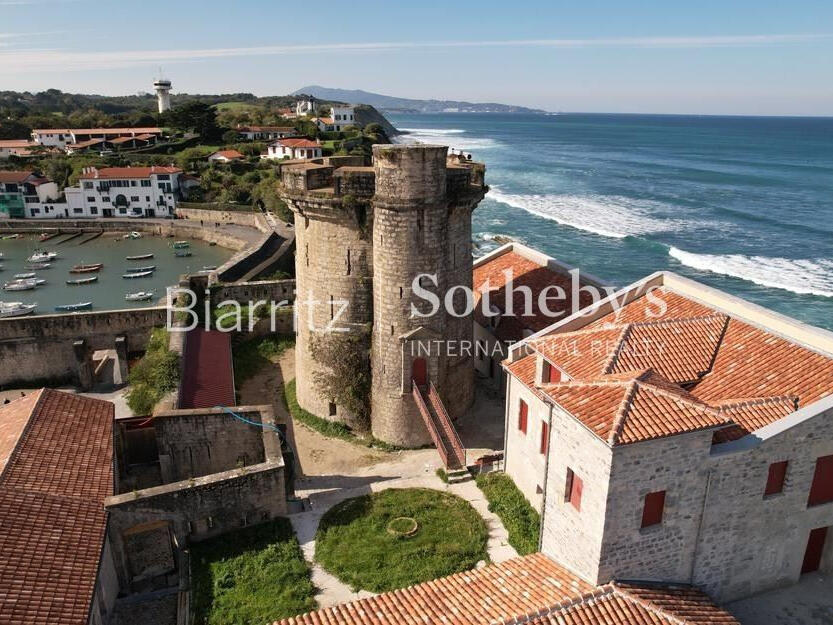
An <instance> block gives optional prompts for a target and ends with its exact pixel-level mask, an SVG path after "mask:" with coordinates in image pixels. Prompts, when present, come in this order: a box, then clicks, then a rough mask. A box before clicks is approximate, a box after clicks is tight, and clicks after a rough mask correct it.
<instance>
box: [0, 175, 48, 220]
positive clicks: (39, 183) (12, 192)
mask: <svg viewBox="0 0 833 625" xmlns="http://www.w3.org/2000/svg"><path fill="white" fill-rule="evenodd" d="M60 196H61V194H60V192H59V191H58V185H57V184H56V183H54V182H52V181H51V180H49V179H48V178H44V177H43V176H40V175H39V174H37V173H35V172H33V171H0V217H11V218H21V217H31V216H32V214H34V215H38V214H40V213H41V212H42V211H43V209H44V205H45V204H53V203H55V202H56V201H57V200H58V199H59V198H60Z"/></svg>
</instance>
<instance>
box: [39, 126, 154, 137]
mask: <svg viewBox="0 0 833 625" xmlns="http://www.w3.org/2000/svg"><path fill="white" fill-rule="evenodd" d="M161 132H162V129H161V128H156V127H155V126H149V127H147V128H35V129H33V130H32V133H34V134H53V135H56V134H57V135H61V134H63V135H68V134H76V135H120V134H129V133H150V134H160V133H161Z"/></svg>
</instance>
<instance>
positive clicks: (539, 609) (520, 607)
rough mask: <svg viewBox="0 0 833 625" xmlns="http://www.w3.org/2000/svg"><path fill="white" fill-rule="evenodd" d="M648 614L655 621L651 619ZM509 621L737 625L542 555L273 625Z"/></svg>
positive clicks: (706, 603)
mask: <svg viewBox="0 0 833 625" xmlns="http://www.w3.org/2000/svg"><path fill="white" fill-rule="evenodd" d="M652 616H656V617H657V620H650V619H651V618H652ZM637 618H638V619H641V620H635V619H637ZM560 619H570V620H560ZM629 619H630V620H629ZM674 619H677V620H674ZM510 622H511V623H523V622H526V623H538V624H541V625H543V624H544V623H547V624H550V623H551V624H555V623H558V624H559V625H560V624H561V623H570V624H571V625H572V624H576V625H578V624H581V625H643V624H645V625H648V624H650V625H654V624H659V623H662V624H663V625H664V624H665V623H675V624H676V625H680V624H687V625H706V624H708V623H711V624H720V625H737V621H736V620H735V619H734V618H732V617H731V616H730V615H729V614H727V613H726V612H724V611H723V610H721V609H719V608H717V607H716V606H715V605H714V604H712V603H711V601H710V600H709V598H708V597H707V596H706V595H704V594H703V593H700V592H697V591H695V590H692V589H688V588H685V589H676V588H666V587H657V588H655V589H643V588H639V587H631V586H624V585H623V586H621V587H620V586H618V585H615V584H609V585H607V586H600V587H599V586H592V585H590V584H588V583H586V582H585V581H583V580H582V579H580V578H578V577H577V576H575V575H573V574H572V573H570V572H569V571H567V570H566V569H564V568H563V567H561V566H559V565H558V564H556V563H555V562H554V561H553V560H551V559H549V558H548V557H546V556H544V555H543V554H540V553H536V554H532V555H529V556H524V557H521V558H514V559H512V560H507V561H505V562H502V563H500V564H492V565H489V566H486V567H484V568H482V569H475V570H473V571H466V572H465V573H457V574H456V575H451V576H449V577H444V578H441V579H436V580H433V581H430V582H426V583H424V584H418V585H416V586H411V587H410V588H403V589H402V590H395V591H393V592H387V593H383V594H381V595H377V596H375V597H371V598H368V599H360V600H358V601H353V602H350V603H345V604H342V605H336V606H332V607H329V608H324V609H322V610H318V611H316V612H311V613H309V614H304V615H302V616H298V617H294V618H288V619H284V620H283V621H279V622H278V625H369V624H373V625H400V624H404V623H420V624H421V625H485V624H487V623H510Z"/></svg>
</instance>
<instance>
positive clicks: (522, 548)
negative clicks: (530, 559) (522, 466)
mask: <svg viewBox="0 0 833 625" xmlns="http://www.w3.org/2000/svg"><path fill="white" fill-rule="evenodd" d="M476 482H477V486H478V487H479V488H480V490H481V491H483V494H484V495H485V496H486V499H487V500H488V501H489V510H490V511H492V512H494V513H495V514H496V515H498V516H499V517H500V520H501V521H503V525H504V527H506V530H507V531H508V532H509V544H510V545H512V546H513V547H514V548H515V550H516V551H517V552H518V553H519V554H520V555H522V556H523V555H527V554H529V553H535V552H536V551H538V533H539V530H540V527H541V517H540V516H539V514H538V513H537V512H536V511H535V509H534V508H533V507H532V506H531V505H530V504H529V502H528V501H527V500H526V497H524V496H523V493H521V491H520V490H518V487H517V486H515V482H513V481H512V478H511V477H509V476H508V475H506V474H505V473H485V474H481V475H478V476H477V478H476Z"/></svg>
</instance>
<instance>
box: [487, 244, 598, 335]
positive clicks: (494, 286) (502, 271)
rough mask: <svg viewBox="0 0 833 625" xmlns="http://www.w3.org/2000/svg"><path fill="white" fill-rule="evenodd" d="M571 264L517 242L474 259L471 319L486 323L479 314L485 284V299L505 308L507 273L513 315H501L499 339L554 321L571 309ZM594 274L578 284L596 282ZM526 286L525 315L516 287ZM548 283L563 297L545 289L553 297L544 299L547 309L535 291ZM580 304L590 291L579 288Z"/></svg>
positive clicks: (585, 301)
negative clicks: (528, 307)
mask: <svg viewBox="0 0 833 625" xmlns="http://www.w3.org/2000/svg"><path fill="white" fill-rule="evenodd" d="M571 269H572V267H568V266H567V265H562V264H561V263H559V262H558V261H556V260H555V259H552V258H550V257H549V256H546V255H544V254H541V253H540V252H538V251H536V250H533V249H531V248H528V247H526V246H525V245H521V244H519V243H514V242H513V243H507V244H506V245H504V246H502V247H500V248H498V249H497V250H495V251H493V252H491V253H489V254H487V255H486V256H483V257H482V258H480V259H478V260H476V261H475V262H474V285H473V288H474V292H475V300H476V301H475V312H474V316H475V320H476V321H477V323H479V324H480V325H481V326H484V327H489V325H490V323H489V319H487V318H486V317H485V316H484V315H483V307H482V304H481V301H482V289H485V288H486V285H487V283H488V285H489V287H488V288H489V294H490V295H489V303H490V305H492V306H494V307H496V308H497V309H498V310H499V311H500V313H501V315H503V313H505V312H506V310H505V309H506V295H507V293H506V291H507V288H508V285H507V273H508V275H509V276H510V277H511V279H512V287H513V294H512V309H513V312H514V315H512V316H501V318H500V321H499V323H498V325H497V327H496V328H494V334H495V336H496V337H497V338H498V339H500V340H507V341H508V340H513V341H518V340H520V339H522V338H524V332H525V331H529V332H538V331H540V330H543V329H544V328H546V327H548V326H550V325H552V324H553V323H554V322H555V321H558V320H559V319H561V318H564V317H566V316H568V315H570V314H571V313H572V307H573V298H572V276H571V275H570V273H569V271H570V270H571ZM597 283H598V280H596V279H595V278H592V277H591V278H590V279H588V278H586V277H584V278H581V280H580V282H579V284H580V285H582V286H583V285H585V284H597ZM523 287H528V288H529V289H530V291H531V292H532V310H531V312H532V313H533V314H532V315H530V316H525V315H523V314H522V313H523V312H524V303H525V296H524V293H523V291H521V290H519V289H521V288H523ZM549 287H558V288H560V289H562V290H563V292H564V294H565V297H564V298H563V299H555V296H556V293H557V291H556V290H555V289H552V290H550V291H548V293H550V294H551V295H552V297H553V299H552V300H550V301H548V303H547V308H548V312H549V314H547V311H544V310H542V309H541V307H540V306H539V299H538V298H539V295H540V294H541V292H542V291H544V290H545V289H547V288H549ZM579 298H580V305H579V307H578V308H584V307H585V306H587V305H588V304H590V303H591V301H592V299H591V295H590V293H587V292H582V293H581V294H580V296H579Z"/></svg>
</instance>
